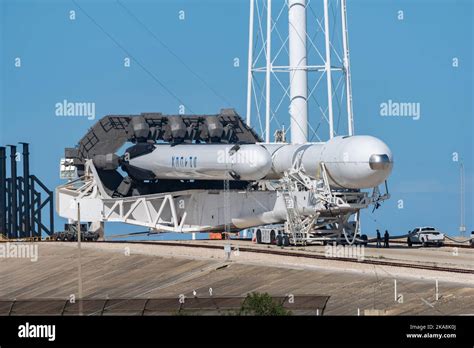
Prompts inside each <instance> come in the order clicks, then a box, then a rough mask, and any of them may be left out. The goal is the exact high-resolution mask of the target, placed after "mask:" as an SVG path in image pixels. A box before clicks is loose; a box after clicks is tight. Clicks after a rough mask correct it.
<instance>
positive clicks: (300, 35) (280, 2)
mask: <svg viewBox="0 0 474 348" xmlns="http://www.w3.org/2000/svg"><path fill="white" fill-rule="evenodd" d="M318 5H319V8H318ZM336 13H338V16H336ZM309 14H311V15H312V17H309ZM339 14H340V15H339ZM331 15H332V17H331ZM318 16H320V17H321V18H319V17H318ZM282 22H283V23H282ZM285 27H286V28H287V29H285ZM286 30H288V32H287V33H286ZM318 33H322V35H319V37H318ZM318 39H322V40H323V41H320V42H318V41H317V40H318ZM336 43H338V44H340V47H338V46H337V45H336ZM308 73H315V76H316V77H315V78H314V79H310V78H309V77H308ZM262 75H263V76H264V78H260V79H259V77H260V76H261V77H263V76H262ZM247 76H248V81H247V114H246V120H247V124H248V125H251V126H253V127H254V128H255V129H257V130H258V129H260V133H261V135H262V138H263V139H265V142H270V141H271V139H270V134H271V128H272V127H271V126H272V125H273V126H275V124H274V123H276V126H277V127H278V128H283V127H284V126H285V121H286V124H288V123H289V125H290V127H289V129H290V134H291V142H292V143H294V144H303V143H306V142H311V141H312V140H313V137H316V138H317V140H319V141H323V139H322V138H321V137H320V133H321V129H320V125H321V124H320V123H322V122H324V123H327V128H328V136H327V137H323V138H327V139H330V138H332V137H333V136H335V135H338V134H342V135H346V134H347V135H353V134H354V121H353V111H352V110H353V107H352V90H351V75H350V60H349V40H348V29H347V10H346V1H345V0H250V18H249V47H248V74H247ZM324 82H325V86H324ZM277 89H281V91H279V92H280V93H282V95H281V96H280V95H278V94H277V93H275V92H278V91H277ZM285 105H287V107H288V112H286V111H285V107H284V106H285ZM341 105H344V106H343V107H341ZM335 107H336V108H337V110H336V109H335ZM336 111H338V113H337V112H336ZM342 113H344V114H345V115H346V116H347V117H346V118H347V121H346V123H347V131H344V130H343V129H340V127H339V123H340V116H341V114H342ZM288 114H289V120H288ZM318 115H319V116H320V121H319V124H318V121H317V119H318ZM315 119H316V121H315ZM272 122H274V123H272ZM259 127H260V128H259ZM310 131H311V132H310ZM310 133H312V134H310ZM310 135H311V136H310Z"/></svg>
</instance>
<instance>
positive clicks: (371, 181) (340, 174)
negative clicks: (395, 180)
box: [323, 135, 393, 189]
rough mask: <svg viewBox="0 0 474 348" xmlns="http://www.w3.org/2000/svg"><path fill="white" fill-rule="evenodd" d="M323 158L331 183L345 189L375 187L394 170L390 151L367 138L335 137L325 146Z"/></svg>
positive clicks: (372, 138)
mask: <svg viewBox="0 0 474 348" xmlns="http://www.w3.org/2000/svg"><path fill="white" fill-rule="evenodd" d="M323 156H324V158H323V160H324V161H325V163H326V164H327V167H328V168H329V172H330V174H331V176H332V178H333V179H334V182H335V183H336V184H337V185H338V186H341V187H344V188H351V189H361V188H371V187H375V186H378V185H379V184H381V183H383V182H384V181H385V180H386V179H387V178H388V177H389V175H390V173H391V172H392V168H393V157H392V152H391V151H390V148H389V147H388V146H387V145H386V144H385V143H384V142H383V141H381V140H380V139H378V138H375V137H372V136H368V135H357V136H351V137H335V138H333V139H331V140H330V141H328V142H327V145H326V149H325V153H324V155H323Z"/></svg>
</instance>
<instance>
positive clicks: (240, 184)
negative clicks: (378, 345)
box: [56, 0, 393, 244]
mask: <svg viewBox="0 0 474 348" xmlns="http://www.w3.org/2000/svg"><path fill="white" fill-rule="evenodd" d="M262 1H264V2H265V6H264V7H263V8H264V9H265V10H266V15H265V16H264V15H263V13H261V14H260V15H259V16H257V17H256V16H254V14H255V9H257V10H258V9H259V8H262V7H258V6H259V5H258V3H259V2H262ZM272 3H273V4H275V3H276V2H272V0H250V17H249V19H250V20H249V54H248V57H249V64H248V71H247V73H248V84H247V87H248V88H247V110H246V120H245V122H244V121H243V119H242V118H241V117H240V116H239V115H238V114H237V113H236V111H235V110H233V109H222V110H221V111H220V112H219V113H218V114H215V115H164V114H161V113H142V114H140V115H109V116H105V117H103V118H102V119H101V120H99V121H98V122H97V123H96V124H95V125H94V126H93V127H92V128H91V129H90V130H89V131H88V132H87V133H86V135H85V136H84V137H83V138H82V139H81V140H80V141H79V143H78V145H77V146H76V147H75V148H67V149H66V153H65V158H64V159H63V160H62V166H61V168H62V169H61V172H62V173H63V175H64V176H67V173H77V176H76V177H75V178H71V180H70V181H69V182H68V183H67V184H65V185H61V186H59V187H58V188H57V189H56V195H57V199H56V202H57V203H56V209H57V211H58V213H59V215H60V216H63V217H66V218H68V219H70V220H77V219H80V220H81V221H84V222H90V223H91V226H94V228H96V229H99V230H101V229H102V227H103V224H104V222H123V223H127V224H134V225H139V226H143V227H146V228H148V229H149V230H151V231H154V232H211V231H220V232H222V231H227V232H235V231H239V230H242V229H247V228H252V227H255V226H262V225H270V224H284V226H285V228H284V230H285V234H286V235H287V237H288V239H289V241H290V242H291V243H292V244H307V243H312V242H323V243H324V242H329V241H336V242H344V243H350V244H352V243H355V242H362V243H364V242H365V241H366V240H367V238H366V236H361V235H360V232H359V217H360V210H361V209H365V208H367V207H369V206H370V205H374V208H378V207H379V206H380V202H381V201H383V200H385V199H387V198H389V194H388V188H387V178H388V177H389V175H390V173H391V171H392V168H393V155H392V152H391V151H390V149H389V147H388V146H387V145H386V144H385V143H384V142H383V141H381V140H380V139H378V138H376V137H373V136H369V135H355V134H354V122H353V111H352V90H351V74H350V64H349V47H348V36H347V32H348V31H347V15H346V1H345V0H340V1H337V2H336V1H332V0H321V1H319V2H314V5H316V3H321V4H322V8H321V9H320V10H318V9H317V8H315V9H313V10H312V11H316V12H317V11H320V13H322V15H323V16H324V22H323V24H324V27H323V26H322V24H321V23H319V24H320V25H319V27H318V30H320V31H322V33H323V34H324V37H323V39H324V43H323V45H322V46H324V47H319V49H317V47H316V46H317V45H318V43H315V42H313V41H311V38H312V37H313V35H309V33H308V32H307V25H309V24H311V23H309V24H308V23H307V21H306V14H307V11H308V6H309V3H307V2H306V1H305V0H289V1H287V2H282V6H283V8H282V10H285V9H286V10H287V11H288V16H287V20H288V38H287V40H286V41H285V43H287V48H286V51H287V52H288V56H287V61H286V63H284V64H280V63H277V58H278V57H281V56H282V54H280V53H281V52H284V51H282V50H279V51H278V52H279V54H277V56H278V57H272V52H274V49H273V50H272V46H271V44H272V38H274V35H272V33H273V31H274V30H276V29H275V28H276V21H277V20H278V18H277V19H275V18H273V19H272V15H273V12H272ZM256 6H257V7H256ZM330 6H332V8H331V13H333V14H335V13H336V11H339V13H340V15H341V16H340V20H339V23H340V25H341V30H340V32H341V34H342V37H341V39H342V40H341V41H340V42H342V52H340V54H337V53H336V54H335V52H334V50H335V44H334V43H331V41H330V37H331V36H330V28H331V26H330V25H329V21H330V19H329V12H330ZM280 13H282V12H281V11H280ZM279 18H280V17H279ZM333 18H334V20H335V17H333ZM256 20H257V21H260V23H257V24H258V25H254V24H255V23H254V22H255V21H256ZM313 24H314V23H313ZM254 27H255V28H258V30H254ZM263 28H266V30H265V31H264V30H263ZM258 35H260V36H261V37H258ZM262 35H266V37H263V36H262ZM254 36H257V38H258V40H257V39H255V40H254ZM333 36H334V35H333ZM320 37H321V36H320ZM308 40H309V41H310V44H309V45H308V43H307V41H308ZM257 43H260V44H261V45H263V46H262V47H261V48H258V47H257V46H256V44H257ZM310 49H315V50H317V51H318V52H317V53H318V55H319V57H320V58H321V59H322V60H323V61H322V62H308V60H309V59H308V58H309V57H310V56H309V55H308V53H309V50H310ZM320 51H325V56H323V55H322V54H320ZM262 57H263V58H264V59H263V65H261V64H262V59H261V58H262ZM335 57H337V58H339V60H340V62H341V63H342V65H341V66H337V64H336V62H334V58H335ZM259 59H260V60H259ZM331 60H333V61H332V62H331ZM308 72H311V73H317V74H321V75H320V76H321V78H320V79H318V80H317V83H316V84H315V85H314V86H308V76H307V75H308ZM277 73H283V74H287V77H288V84H289V86H288V87H287V88H285V93H286V95H287V96H288V99H289V109H288V110H289V116H290V120H289V121H290V122H289V123H290V134H291V143H287V142H286V141H285V140H284V138H285V137H279V139H278V141H276V142H271V139H270V131H271V119H272V117H271V115H272V114H276V113H277V111H278V110H277V111H275V110H274V109H272V99H271V90H272V88H273V87H274V85H272V83H271V82H272V77H274V75H275V74H277ZM332 74H340V76H341V77H340V81H343V82H344V83H343V84H342V86H343V87H342V88H341V90H342V92H343V94H344V95H345V98H342V99H340V100H341V101H342V100H344V101H345V108H346V111H345V112H346V114H347V133H346V134H347V135H344V134H343V135H339V136H337V135H336V129H335V127H334V116H333V114H334V111H333V104H334V103H335V101H334V99H335V97H336V96H333V94H334V93H335V91H337V89H338V86H339V85H336V86H333V85H332V82H333V77H332ZM257 76H264V77H265V83H264V86H265V90H263V91H262V97H263V102H262V103H261V104H258V105H254V104H252V103H253V100H254V98H253V96H254V95H255V88H256V86H257V85H259V84H257V83H256V82H255V81H256V80H255V79H256V78H257ZM323 78H324V79H323ZM278 81H279V82H281V80H278ZM320 81H326V90H325V91H324V93H323V95H324V96H325V97H326V98H327V107H326V109H323V108H321V106H320V103H322V102H323V100H321V97H320V96H319V97H318V98H320V100H319V103H317V105H318V109H319V110H321V111H322V113H323V116H324V119H326V120H327V122H328V129H329V137H328V140H327V141H319V142H308V127H309V126H310V127H311V124H309V122H310V121H309V120H310V119H311V118H310V117H309V116H310V112H309V111H314V110H316V109H315V108H314V107H313V108H309V106H308V105H309V104H308V101H309V100H310V99H314V98H315V97H314V95H315V94H314V91H315V90H316V88H317V87H318V88H319V87H320V85H321V84H319V82H320ZM272 86H273V87H272ZM283 87H285V86H283ZM336 99H337V98H336ZM263 104H264V107H262V105H263ZM280 104H281V103H280ZM260 113H262V115H260ZM263 113H264V115H263ZM260 116H262V117H261V118H260V123H261V124H263V123H264V130H263V131H262V135H259V134H257V133H256V131H254V129H253V128H252V127H251V124H252V120H254V119H255V118H259V117H260ZM274 116H275V115H274ZM262 118H263V119H264V120H263V122H262ZM254 122H255V121H254ZM280 134H282V133H280ZM282 138H283V139H282ZM126 144H128V146H127V145H126ZM379 187H382V189H380V188H379Z"/></svg>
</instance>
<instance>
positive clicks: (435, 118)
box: [0, 0, 474, 234]
mask: <svg viewBox="0 0 474 348" xmlns="http://www.w3.org/2000/svg"><path fill="white" fill-rule="evenodd" d="M122 3H123V4H124V5H125V6H126V7H127V8H128V9H129V10H131V11H132V12H133V13H134V14H135V15H136V16H137V18H139V19H140V21H141V22H143V23H144V24H145V25H146V26H147V27H148V28H149V29H150V30H151V31H152V32H153V33H154V34H155V35H156V36H157V37H158V38H159V39H160V40H161V41H162V42H164V43H166V45H167V46H168V47H169V48H170V49H171V50H172V51H173V52H174V53H175V54H176V55H178V56H179V57H180V58H181V60H182V61H184V62H185V63H186V65H187V66H188V67H190V68H191V69H192V70H193V71H194V72H195V73H197V74H198V75H199V76H200V77H201V78H202V80H204V81H205V84H203V82H202V81H201V80H200V79H198V78H196V77H195V76H194V75H193V74H191V73H190V72H189V71H188V70H187V69H186V68H185V67H184V66H183V65H182V64H181V63H180V62H178V61H177V60H176V58H175V57H174V56H173V55H171V54H170V53H169V52H168V51H167V50H166V49H164V48H163V46H162V45H160V44H159V43H158V42H157V41H156V40H155V38H154V37H153V36H152V35H150V33H148V32H147V31H146V30H145V29H144V28H143V27H142V26H140V25H139V24H137V22H136V21H134V19H133V18H132V17H131V16H130V15H129V14H128V13H127V12H126V11H125V10H124V8H123V7H121V6H120V5H119V4H118V3H117V2H116V1H112V0H110V1H109V0H107V1H106V0H101V1H89V0H77V4H79V5H80V6H81V7H82V8H83V9H84V10H85V11H86V12H87V14H88V15H89V16H91V17H92V18H93V19H94V21H96V23H97V24H98V25H100V26H101V27H102V28H103V30H105V31H106V32H107V33H108V34H109V35H110V36H112V37H113V38H114V40H115V41H116V42H114V41H113V40H112V39H111V38H110V37H109V36H107V35H106V34H105V33H104V32H103V31H102V30H101V29H100V28H99V27H98V26H97V25H96V24H94V23H93V22H92V21H91V19H90V18H88V17H87V16H86V15H85V14H84V13H83V12H82V11H81V10H80V9H79V8H78V6H77V5H76V3H74V2H73V1H69V0H64V1H59V0H58V1H49V0H46V1H27V0H19V1H13V0H0V4H1V5H0V31H1V32H0V35H1V40H0V49H1V52H0V60H1V62H0V64H1V72H0V73H1V75H0V81H1V83H0V88H1V89H0V98H1V99H0V126H1V131H0V143H1V144H7V143H13V142H18V141H27V142H30V143H31V144H32V145H31V153H32V163H31V166H32V171H33V172H34V173H35V174H36V175H37V176H39V177H40V178H42V180H43V181H44V182H45V183H46V184H47V185H48V186H49V187H51V188H53V187H55V186H57V185H59V184H61V183H62V182H61V180H60V179H59V173H58V167H59V159H60V158H61V157H62V156H63V149H64V147H70V146H73V145H74V144H76V143H77V141H78V140H79V139H80V138H81V137H82V136H83V134H84V133H85V132H86V131H87V129H88V128H89V127H90V126H92V124H93V122H95V121H91V120H88V119H87V118H85V117H77V118H72V117H57V116H55V104H56V103H58V102H62V100H64V99H67V100H69V101H78V102H79V101H86V102H95V103H96V115H97V116H96V117H97V118H100V117H101V116H103V115H107V114H137V113H140V112H151V111H156V112H163V113H177V112H178V106H179V104H180V103H179V101H177V100H176V99H175V98H173V97H172V96H170V94H169V93H168V92H167V91H165V90H164V89H163V87H162V86H161V85H160V84H159V83H157V81H156V80H155V79H154V78H152V77H151V76H150V75H149V74H148V73H147V72H145V71H144V70H143V68H142V67H145V68H146V69H147V70H148V71H150V72H151V74H152V75H153V76H154V77H156V78H157V79H158V80H159V81H160V82H161V83H162V84H164V85H165V86H166V87H167V88H168V89H169V90H170V91H172V93H173V94H175V95H176V96H178V98H179V99H180V100H182V101H184V103H185V105H186V106H187V110H186V111H187V112H190V113H191V112H194V113H217V112H218V110H219V109H220V108H222V107H234V108H235V109H236V110H237V111H238V112H239V113H240V114H241V115H242V116H245V105H246V64H247V63H246V62H247V38H248V32H247V31H248V2H247V1H244V0H234V1H225V2H224V1H217V0H215V1H210V0H202V1H201V0H200V1H193V0H185V1H183V0H181V1H130V0H123V1H122ZM473 7H474V5H473V3H472V2H471V1H469V0H464V1H461V0H459V1H451V0H435V1H427V0H426V1H422V0H416V1H415V0H411V1H394V0H392V1H388V0H384V1H380V0H357V1H354V0H352V1H350V0H349V1H348V24H349V36H350V48H351V68H352V84H353V98H354V114H355V128H356V134H370V135H374V136H376V137H379V138H380V139H382V140H384V141H385V142H386V143H387V144H388V145H389V146H390V147H391V149H392V151H393V153H394V157H395V168H394V171H393V174H392V176H391V178H390V180H389V188H390V191H391V194H392V198H391V199H390V200H389V201H387V202H384V203H383V206H382V207H381V208H380V209H378V210H377V211H376V212H375V213H373V214H372V212H371V210H370V211H367V212H364V214H363V221H362V228H363V230H364V232H365V233H368V234H373V233H374V230H375V228H381V229H388V230H389V231H390V232H392V233H394V234H398V233H403V232H406V231H407V230H408V229H412V228H413V227H415V226H418V225H434V226H436V227H438V228H440V229H441V230H443V231H445V232H447V233H450V234H456V233H458V232H457V229H458V227H459V164H458V163H455V162H453V161H452V153H453V152H458V153H459V156H460V157H461V158H462V159H463V161H464V164H465V171H466V225H467V228H468V231H470V230H473V229H474V220H473V216H474V214H473V213H474V205H473V189H474V188H473V182H474V180H473V178H474V176H473V173H474V168H473V163H474V142H473V137H472V133H473V130H474V121H473V119H474V118H473V112H474V110H473V109H474V108H473V77H474V76H473V67H472V60H473V48H472V47H473V45H472V43H473V39H474V38H473V35H474V30H473V22H472V18H473V15H474V13H473ZM71 10H75V11H76V19H75V20H74V21H71V20H70V19H69V11H71ZM180 10H184V11H185V16H186V18H185V20H184V21H182V20H179V18H178V16H179V11H180ZM399 10H403V11H404V20H403V21H399V20H398V19H397V11H399ZM119 46H121V47H122V48H120V47H119ZM124 50H125V51H126V52H124ZM127 53H128V54H127ZM128 55H131V56H132V57H134V58H135V59H136V61H134V60H133V59H132V62H131V66H130V68H125V67H124V64H123V63H124V58H125V57H127V56H128ZM16 57H20V58H21V67H20V68H17V67H15V65H14V63H15V58H16ZM235 57H238V58H239V59H240V62H241V64H240V67H238V68H236V67H234V66H233V63H234V58H235ZM455 57H457V58H458V60H459V66H458V67H457V68H454V67H453V66H452V60H453V58H455ZM137 61H138V62H137ZM139 65H142V67H140V66H139ZM207 86H211V87H212V89H214V90H215V91H217V92H218V93H217V94H219V95H221V96H223V97H222V98H221V97H219V96H218V95H216V93H214V92H213V91H212V90H211V89H210V88H208V87H207ZM388 100H393V101H400V102H416V103H420V105H421V117H420V119H419V120H417V121H415V120H412V119H409V118H402V117H381V116H380V104H381V103H383V102H386V101H388ZM399 200H403V205H404V208H403V209H399V208H398V201H399ZM59 221H60V220H58V223H59ZM122 229H123V228H118V229H117V230H122Z"/></svg>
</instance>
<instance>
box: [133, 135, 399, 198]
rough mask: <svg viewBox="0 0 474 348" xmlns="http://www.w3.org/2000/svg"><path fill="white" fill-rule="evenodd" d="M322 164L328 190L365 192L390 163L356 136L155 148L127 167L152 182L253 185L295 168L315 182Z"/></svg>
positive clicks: (381, 148)
mask: <svg viewBox="0 0 474 348" xmlns="http://www.w3.org/2000/svg"><path fill="white" fill-rule="evenodd" d="M321 163H324V164H325V166H326V169H327V173H328V177H329V182H330V185H331V186H332V187H335V188H346V189H363V188H372V187H375V186H378V185H380V184H381V183H383V182H384V181H385V180H386V179H387V178H388V176H389V175H390V173H391V171H392V167H393V157H392V152H391V151H390V149H389V148H388V146H387V145H386V144H385V143H384V142H382V141H381V140H379V139H377V138H375V137H372V136H360V135H359V136H344V137H334V138H332V139H331V140H329V141H327V142H325V143H311V144H304V145H293V144H278V143H272V144H242V145H233V144H230V145H227V144H180V145H174V146H173V145H168V144H157V145H154V149H153V150H152V151H151V152H149V153H147V154H143V155H141V156H136V157H133V158H131V159H130V161H129V162H128V165H129V166H131V167H132V168H133V167H134V168H139V169H140V170H145V171H147V172H150V173H153V175H154V178H155V179H176V180H182V179H195V180H225V179H229V180H246V181H256V180H267V179H268V180H273V179H280V178H282V177H283V175H284V173H285V171H288V170H289V169H290V168H291V167H292V166H293V165H294V164H296V165H298V166H301V167H302V169H303V171H304V172H305V174H306V175H308V176H310V177H311V178H313V179H317V178H319V177H320V173H321V166H320V164H321Z"/></svg>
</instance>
